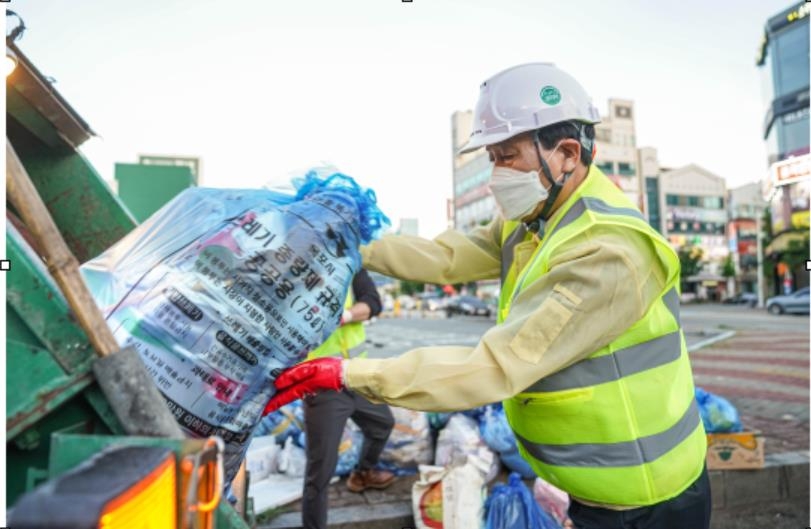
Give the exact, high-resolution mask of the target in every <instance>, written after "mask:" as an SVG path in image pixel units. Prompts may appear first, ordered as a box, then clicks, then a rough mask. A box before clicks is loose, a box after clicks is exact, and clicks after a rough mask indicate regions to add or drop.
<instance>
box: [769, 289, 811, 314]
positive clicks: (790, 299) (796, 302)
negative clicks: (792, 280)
mask: <svg viewBox="0 0 811 529" xmlns="http://www.w3.org/2000/svg"><path fill="white" fill-rule="evenodd" d="M808 304H809V298H808V287H806V288H801V289H800V290H798V291H797V292H794V293H793V294H786V295H784V296H775V297H773V298H769V299H767V300H766V310H768V311H769V313H770V314H785V313H792V314H808V312H809V310H808Z"/></svg>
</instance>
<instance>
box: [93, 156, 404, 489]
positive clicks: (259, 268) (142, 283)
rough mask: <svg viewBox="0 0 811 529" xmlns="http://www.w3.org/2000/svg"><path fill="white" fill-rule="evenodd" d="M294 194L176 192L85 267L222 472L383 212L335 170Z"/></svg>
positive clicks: (336, 307)
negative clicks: (220, 443) (220, 444)
mask: <svg viewBox="0 0 811 529" xmlns="http://www.w3.org/2000/svg"><path fill="white" fill-rule="evenodd" d="M293 183H294V185H295V186H296V188H297V189H298V192H297V193H296V195H295V196H292V195H285V194H283V193H278V192H274V191H269V190H261V189H244V190H233V189H231V190H229V189H205V188H192V189H187V190H185V191H184V192H183V193H181V194H180V195H178V196H177V197H175V198H174V199H173V200H172V201H171V202H169V203H168V204H167V205H166V206H164V207H163V208H162V209H161V210H159V211H158V212H157V213H155V214H154V215H152V216H151V217H150V218H149V219H148V220H147V221H146V222H144V223H143V224H141V225H140V226H138V227H137V228H136V229H135V230H133V231H132V232H131V233H130V234H128V235H127V236H126V237H124V238H123V239H122V240H121V241H119V242H118V243H117V244H116V245H115V246H113V247H112V248H110V249H108V250H107V251H106V252H104V253H103V254H102V255H100V256H99V257H96V258H95V259H93V260H91V261H89V262H88V263H85V264H84V265H83V266H82V268H81V271H82V274H83V276H84V279H85V281H86V282H87V284H88V287H89V288H90V291H91V293H92V295H93V297H94V299H95V301H96V303H97V304H98V305H99V307H100V308H101V310H102V313H103V314H104V316H105V317H106V319H107V322H108V324H109V325H110V328H111V329H112V330H113V334H114V336H115V337H116V340H117V341H118V343H119V345H121V346H122V347H126V346H131V347H134V348H135V349H137V350H138V351H139V353H140V355H141V358H142V359H143V361H144V364H145V365H146V368H147V371H148V372H149V373H150V374H151V375H152V377H153V379H154V381H155V383H156V385H157V386H158V389H159V390H160V391H161V392H162V393H163V395H164V397H165V398H166V401H167V404H168V406H169V408H170V409H171V411H172V412H173V413H174V414H175V417H176V419H177V421H178V423H179V424H180V425H181V427H182V428H183V429H184V430H185V431H186V433H187V434H189V435H191V436H194V437H207V436H210V435H218V436H220V437H221V438H222V439H223V440H224V441H225V443H226V452H225V467H226V479H227V481H230V480H231V478H232V477H233V475H234V474H235V473H236V470H237V467H238V465H239V462H240V460H241V458H242V455H243V453H244V451H245V449H246V447H247V443H248V441H249V439H250V435H251V432H252V430H253V428H254V427H255V426H256V424H257V422H258V421H259V419H260V418H261V414H262V411H263V409H264V407H265V404H266V403H267V401H268V400H269V399H270V397H271V396H272V393H273V391H274V388H273V380H274V379H275V374H276V373H278V372H279V371H280V370H281V369H284V368H287V367H290V366H292V365H293V364H295V363H297V362H299V361H300V360H303V359H304V358H305V356H306V355H307V353H308V352H309V351H310V350H312V349H314V348H316V347H317V346H318V345H320V344H321V343H322V342H323V341H324V340H325V339H326V338H327V337H328V336H329V335H330V334H331V333H332V332H333V330H334V329H335V328H336V327H337V325H338V323H339V320H340V318H341V314H342V313H343V303H344V298H345V296H346V292H347V290H348V288H349V286H350V285H351V281H352V277H353V275H354V274H355V272H356V271H357V270H358V269H359V268H360V266H361V261H360V253H359V251H358V246H359V245H360V244H363V243H367V242H369V241H370V240H371V238H372V237H373V236H375V234H376V232H377V231H378V230H379V229H380V228H381V227H382V226H384V225H385V224H386V223H387V222H388V219H386V217H385V216H384V215H383V214H382V213H381V212H380V210H379V209H377V206H376V201H375V197H374V193H373V192H371V190H365V189H363V188H361V187H360V186H358V185H357V184H356V183H355V181H354V180H352V179H351V178H349V177H347V176H345V175H341V174H338V173H335V174H331V175H328V173H326V172H322V173H320V174H319V173H318V172H316V171H311V172H309V173H307V175H305V177H303V178H301V179H297V180H294V182H293Z"/></svg>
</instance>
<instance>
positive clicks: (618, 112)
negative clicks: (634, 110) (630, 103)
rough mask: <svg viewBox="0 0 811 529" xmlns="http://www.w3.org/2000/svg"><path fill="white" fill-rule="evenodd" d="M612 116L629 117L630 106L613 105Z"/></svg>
mask: <svg viewBox="0 0 811 529" xmlns="http://www.w3.org/2000/svg"><path fill="white" fill-rule="evenodd" d="M614 116H616V117H618V118H622V119H631V107H626V106H625V105H617V106H616V107H614Z"/></svg>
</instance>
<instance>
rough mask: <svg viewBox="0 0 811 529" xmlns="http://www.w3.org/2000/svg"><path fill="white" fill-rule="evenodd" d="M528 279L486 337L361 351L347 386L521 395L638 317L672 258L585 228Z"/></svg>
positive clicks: (396, 393) (639, 242) (491, 397)
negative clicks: (391, 353)
mask: <svg viewBox="0 0 811 529" xmlns="http://www.w3.org/2000/svg"><path fill="white" fill-rule="evenodd" d="M577 239H578V240H577V241H576V242H573V243H567V244H566V246H565V248H564V247H561V249H560V251H559V252H558V255H557V256H555V257H554V259H553V260H552V261H551V262H550V270H549V272H548V273H547V274H545V275H544V276H542V277H541V278H539V279H538V280H536V281H534V282H533V283H532V284H530V285H527V286H526V287H524V288H523V289H522V290H521V292H520V294H519V295H518V296H517V297H516V298H515V300H514V301H513V305H512V309H511V311H510V314H509V317H508V318H507V319H506V320H505V321H504V322H503V323H502V324H500V325H496V326H495V327H492V328H491V329H490V330H489V331H487V332H486V333H485V334H484V336H483V337H482V339H481V340H480V342H479V343H478V345H477V346H476V347H473V348H471V347H421V348H418V349H413V350H411V351H408V352H406V353H404V354H403V355H401V356H398V357H393V358H387V359H352V360H349V361H348V362H347V364H346V371H345V381H346V383H347V386H348V387H349V388H351V389H352V390H354V391H357V392H358V393H360V394H362V395H363V396H365V397H367V398H369V399H371V400H373V401H376V402H380V401H383V402H388V403H389V404H393V405H397V406H402V407H405V408H412V409H419V410H427V411H450V410H464V409H469V408H473V407H477V406H481V405H484V404H487V403H491V402H497V401H501V400H504V399H507V398H509V397H512V396H514V395H516V394H518V393H520V392H522V391H523V390H524V389H526V388H527V387H529V386H530V385H532V384H533V383H534V382H536V381H538V380H540V379H541V378H543V377H545V376H548V375H550V374H552V373H555V372H557V371H559V370H561V369H563V368H565V367H567V366H569V365H571V364H572V363H574V362H576V361H578V360H581V359H583V358H586V357H588V356H589V355H591V354H592V353H593V352H594V351H596V350H598V349H600V348H601V347H603V346H605V345H607V344H608V343H610V342H611V341H613V340H614V339H615V338H616V337H618V336H619V335H620V334H622V333H623V332H624V331H625V330H626V329H628V328H629V327H630V326H631V325H633V324H634V323H635V322H636V321H638V320H639V319H640V318H641V317H642V316H643V315H644V314H645V312H646V311H647V310H648V308H649V306H650V305H651V303H653V301H655V300H656V299H657V298H658V296H660V295H661V294H662V289H663V287H664V285H665V277H666V274H665V270H666V269H665V266H664V264H662V263H661V262H660V261H659V260H658V258H657V257H656V254H655V251H654V250H653V249H652V248H651V247H650V244H649V243H648V241H647V240H645V239H643V237H641V236H638V237H636V238H634V235H633V234H628V233H619V234H617V233H598V232H597V231H591V232H587V233H584V234H581V236H579V237H578V238H577Z"/></svg>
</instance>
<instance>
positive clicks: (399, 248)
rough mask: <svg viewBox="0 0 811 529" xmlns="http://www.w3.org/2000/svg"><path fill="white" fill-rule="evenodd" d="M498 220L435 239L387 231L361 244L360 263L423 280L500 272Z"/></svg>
mask: <svg viewBox="0 0 811 529" xmlns="http://www.w3.org/2000/svg"><path fill="white" fill-rule="evenodd" d="M502 225H503V223H502V221H501V220H495V221H493V222H491V223H490V224H489V225H487V226H479V227H477V228H476V229H474V230H472V231H471V232H470V233H467V234H462V233H461V232H458V231H455V230H447V231H445V232H443V233H441V234H440V235H438V236H437V237H436V238H435V239H433V240H429V239H423V238H421V237H414V236H409V235H386V236H384V237H382V238H381V239H380V240H377V241H373V242H372V243H371V244H369V245H367V246H363V247H361V256H362V257H363V265H364V267H366V268H368V269H369V270H373V271H375V272H380V273H381V274H385V275H387V276H391V277H396V278H398V279H407V280H411V281H420V282H424V283H438V284H447V283H465V282H468V281H476V280H479V279H492V278H497V277H499V275H500V273H501V227H502Z"/></svg>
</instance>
